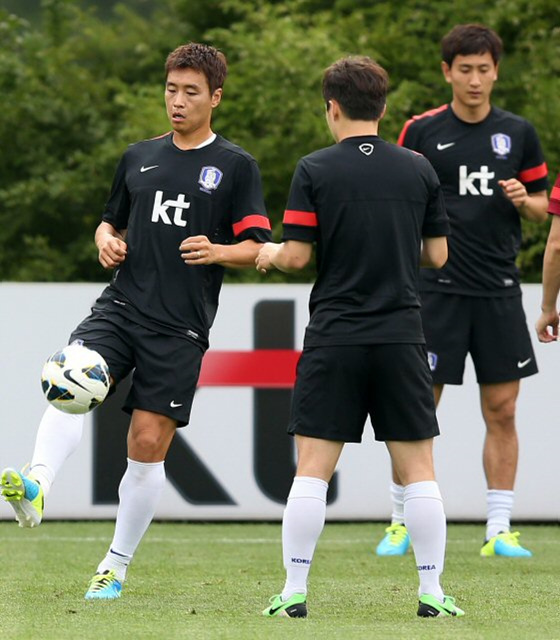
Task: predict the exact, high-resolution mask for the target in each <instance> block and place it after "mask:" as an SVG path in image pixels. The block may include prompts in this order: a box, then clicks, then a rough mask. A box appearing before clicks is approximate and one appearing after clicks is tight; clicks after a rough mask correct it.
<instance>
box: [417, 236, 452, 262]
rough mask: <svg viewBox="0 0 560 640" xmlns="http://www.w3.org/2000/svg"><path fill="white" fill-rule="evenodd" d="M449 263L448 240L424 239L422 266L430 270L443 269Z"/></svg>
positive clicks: (440, 238) (421, 257) (421, 256)
mask: <svg viewBox="0 0 560 640" xmlns="http://www.w3.org/2000/svg"><path fill="white" fill-rule="evenodd" d="M446 262H447V238H446V237H445V236H440V237H437V238H422V251H421V253H420V266H421V267H427V268H429V269H441V268H442V267H443V265H444V264H445V263H446Z"/></svg>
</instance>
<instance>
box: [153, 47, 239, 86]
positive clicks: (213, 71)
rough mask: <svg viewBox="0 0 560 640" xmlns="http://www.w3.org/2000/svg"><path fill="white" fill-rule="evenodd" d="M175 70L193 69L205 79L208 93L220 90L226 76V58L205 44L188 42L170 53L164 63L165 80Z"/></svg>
mask: <svg viewBox="0 0 560 640" xmlns="http://www.w3.org/2000/svg"><path fill="white" fill-rule="evenodd" d="M175 69H194V70H195V71H200V72H201V73H203V74H204V75H205V77H206V80H207V82H208V87H209V88H210V93H211V94H213V93H214V91H216V89H221V88H222V87H223V86H224V82H225V79H226V75H227V61H226V57H225V56H224V54H223V53H222V52H221V51H218V49H215V48H214V47H211V46H210V45H207V44H199V43H198V42H189V43H188V44H183V45H181V46H180V47H177V48H176V49H175V50H174V51H172V52H171V53H170V54H169V55H168V56H167V60H166V61H165V78H166V80H167V76H168V75H169V72H170V71H174V70H175Z"/></svg>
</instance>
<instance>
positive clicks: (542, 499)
mask: <svg viewBox="0 0 560 640" xmlns="http://www.w3.org/2000/svg"><path fill="white" fill-rule="evenodd" d="M102 288H103V285H101V284H98V285H96V284H31V283H30V284H15V283H2V284H0V341H1V350H0V353H1V358H2V366H0V398H1V406H2V410H1V419H0V467H4V466H16V467H18V466H23V464H25V463H26V462H28V461H29V460H30V458H31V454H32V449H33V442H34V437H35V430H36V428H37V425H38V423H39V420H40V418H41V415H42V413H43V411H44V409H45V407H46V402H45V400H44V398H43V395H42V392H41V387H40V371H41V367H42V364H43V362H44V360H45V359H46V358H47V357H48V356H49V355H50V354H51V353H52V352H54V351H55V350H57V349H58V348H60V347H61V346H63V345H64V344H66V342H67V339H68V335H69V334H70V332H71V330H72V329H73V328H74V327H75V325H76V324H77V323H78V322H79V321H80V320H81V319H82V318H83V317H85V316H86V315H87V314H88V312H89V307H90V306H91V304H92V302H93V301H94V299H95V298H96V297H97V295H98V294H99V293H100V291H101V290H102ZM309 291H310V287H309V286H308V285H267V284H263V285H226V286H225V287H224V288H223V291H222V296H221V304H220V310H219V312H218V316H217V319H216V323H215V326H214V328H213V330H212V334H211V352H212V353H215V352H227V351H233V352H238V353H239V352H247V353H250V352H253V351H254V350H255V349H289V350H294V349H295V350H300V349H301V345H302V338H303V333H304V328H305V325H306V323H307V319H308V312H307V300H308V295H309ZM523 293H524V306H525V309H526V313H527V318H528V322H529V325H530V327H532V326H533V325H534V322H535V319H536V316H537V313H538V309H539V303H540V286H538V285H527V286H525V287H524V289H523ZM504 331H507V325H506V326H504ZM532 337H533V342H534V346H535V350H536V353H537V359H538V362H539V367H540V373H539V375H537V376H533V377H532V378H529V379H527V380H524V381H523V383H522V385H521V394H520V398H519V401H518V414H517V423H518V430H519V439H520V460H519V469H518V476H517V486H516V498H515V507H514V519H517V520H543V521H555V520H557V519H558V515H559V508H558V504H559V502H558V494H559V489H560V481H559V472H558V464H557V456H558V455H559V453H560V429H559V427H558V422H559V420H560V418H559V410H558V409H559V407H560V403H559V401H558V392H557V386H558V383H557V380H558V375H559V373H560V346H559V345H557V344H554V345H541V344H539V343H538V342H537V341H536V339H535V338H534V336H532ZM209 353H210V352H209ZM223 355H224V354H223V353H222V356H223ZM225 355H226V357H227V354H225ZM265 355H266V354H265ZM265 363H266V358H265ZM259 366H261V368H262V369H263V370H259V371H257V372H256V373H255V376H254V377H255V378H258V379H260V380H261V383H262V384H263V385H264V386H266V379H267V377H269V374H270V372H269V371H268V372H267V371H266V364H265V365H259ZM218 378H219V376H218ZM227 380H228V375H227V372H225V371H224V381H225V382H224V385H225V384H230V383H228V382H227ZM263 380H264V381H265V382H262V381H263ZM214 385H216V382H215V381H214ZM218 385H219V381H218ZM289 394H290V391H289V390H286V389H274V388H273V389H266V388H264V389H263V388H260V389H255V388H253V387H251V386H243V381H242V380H241V382H239V380H238V382H237V386H202V387H200V388H199V389H198V391H197V394H196V397H195V401H194V407H193V412H192V416H191V424H190V425H189V426H188V427H187V428H185V429H182V430H181V431H180V433H179V435H178V436H177V437H178V438H179V442H178V443H177V447H176V450H175V453H174V454H173V456H172V458H171V459H168V464H167V465H166V466H167V474H168V479H169V482H168V483H167V486H166V488H165V491H164V494H163V497H162V500H161V503H160V505H159V508H158V511H157V514H156V518H159V519H173V520H259V519H262V520H278V519H280V518H281V516H282V511H283V506H284V505H283V499H284V497H285V495H286V493H287V490H288V488H289V483H290V478H291V475H292V472H293V462H294V455H293V446H292V439H291V438H290V437H289V436H287V435H285V433H284V432H285V421H286V411H287V410H288V407H289ZM116 400H118V398H114V399H113V400H112V401H113V403H115V401H116ZM99 411H100V409H98V410H97V412H99ZM96 415H97V414H96V413H95V412H94V414H90V415H88V416H87V418H86V428H85V430H84V437H83V439H82V442H81V444H80V447H79V448H78V451H77V452H76V453H75V454H73V456H72V457H71V458H70V459H69V460H68V461H67V462H66V464H65V466H64V467H63V469H62V471H61V472H60V474H59V476H58V477H57V479H56V482H55V484H54V485H53V488H52V490H51V493H50V495H49V498H48V503H47V508H46V513H45V517H46V518H51V519H84V518H85V519H106V518H114V516H115V513H116V502H115V500H116V498H115V495H116V493H115V492H116V483H117V480H118V476H119V474H120V473H121V469H120V466H122V465H123V464H124V455H121V454H120V453H119V452H122V451H124V449H123V447H124V437H125V424H126V421H127V418H126V416H125V415H124V414H122V412H120V411H119V410H118V407H117V406H116V404H115V406H114V407H113V409H111V410H109V408H107V409H106V410H105V414H103V415H102V418H103V419H101V418H99V417H94V416H96ZM100 415H101V414H100ZM438 416H439V421H440V427H441V431H442V435H441V436H440V437H439V438H437V440H436V447H435V460H436V471H437V475H438V480H439V483H440V486H441V489H442V493H443V496H444V500H445V509H446V513H447V516H448V518H449V519H451V520H483V519H484V517H485V489H486V487H485V481H484V476H483V471H482V462H481V458H482V442H483V438H484V424H483V421H482V417H481V414H480V407H479V398H478V387H477V384H476V380H475V377H474V370H473V367H472V363H471V362H470V360H469V361H468V362H467V368H466V371H465V380H464V384H463V385H462V386H457V387H452V386H449V387H447V388H446V389H445V391H444V395H443V399H442V401H441V404H440V408H439V411H438ZM96 421H97V422H96ZM113 423H114V425H113ZM113 427H114V428H113ZM116 452H117V453H119V457H118V461H119V462H118V464H115V463H114V459H115V455H116ZM119 465H120V466H119ZM115 472H116V474H115ZM113 476H114V477H113ZM115 478H116V479H117V480H115ZM389 480H390V467H389V460H388V455H387V452H386V450H385V447H384V445H383V444H381V443H375V442H374V441H373V438H372V431H371V428H370V426H369V422H368V425H367V426H366V431H365V436H364V442H363V443H362V444H361V445H348V446H347V447H346V449H345V451H344V452H343V455H342V458H341V462H340V465H339V469H338V473H337V479H336V486H335V487H334V491H333V495H332V498H331V502H330V505H329V507H328V516H327V517H328V518H329V519H331V520H345V519H349V520H372V519H387V518H388V516H389V514H390V502H389V492H388V485H389ZM11 518H12V512H11V509H10V507H9V506H8V505H7V504H6V503H4V502H3V501H0V519H11Z"/></svg>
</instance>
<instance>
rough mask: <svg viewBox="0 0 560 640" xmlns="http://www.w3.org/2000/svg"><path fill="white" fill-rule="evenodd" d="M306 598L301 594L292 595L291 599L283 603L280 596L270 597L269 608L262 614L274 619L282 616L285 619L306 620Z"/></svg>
mask: <svg viewBox="0 0 560 640" xmlns="http://www.w3.org/2000/svg"><path fill="white" fill-rule="evenodd" d="M306 600H307V598H306V596H305V595H304V594H303V593H294V595H293V596H292V597H291V598H288V599H287V600H286V601H285V602H284V600H282V596H280V595H278V596H272V598H270V600H269V602H270V607H267V608H266V609H265V610H264V611H263V612H262V614H263V616H266V617H267V618H274V617H275V616H283V617H285V618H307V604H306Z"/></svg>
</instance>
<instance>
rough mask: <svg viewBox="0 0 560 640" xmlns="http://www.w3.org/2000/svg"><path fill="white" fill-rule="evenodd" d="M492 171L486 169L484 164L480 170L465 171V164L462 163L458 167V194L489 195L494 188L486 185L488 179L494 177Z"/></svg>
mask: <svg viewBox="0 0 560 640" xmlns="http://www.w3.org/2000/svg"><path fill="white" fill-rule="evenodd" d="M494 175H495V174H494V172H493V171H488V167H487V166H486V165H482V167H480V171H471V173H467V165H465V164H462V165H461V166H460V167H459V195H460V196H466V195H467V194H470V195H471V196H491V195H492V194H493V193H494V189H491V188H490V187H489V186H488V181H489V180H491V179H492V178H493V177H494ZM475 180H478V183H479V184H478V189H477V188H476V186H475V184H474V183H475Z"/></svg>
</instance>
